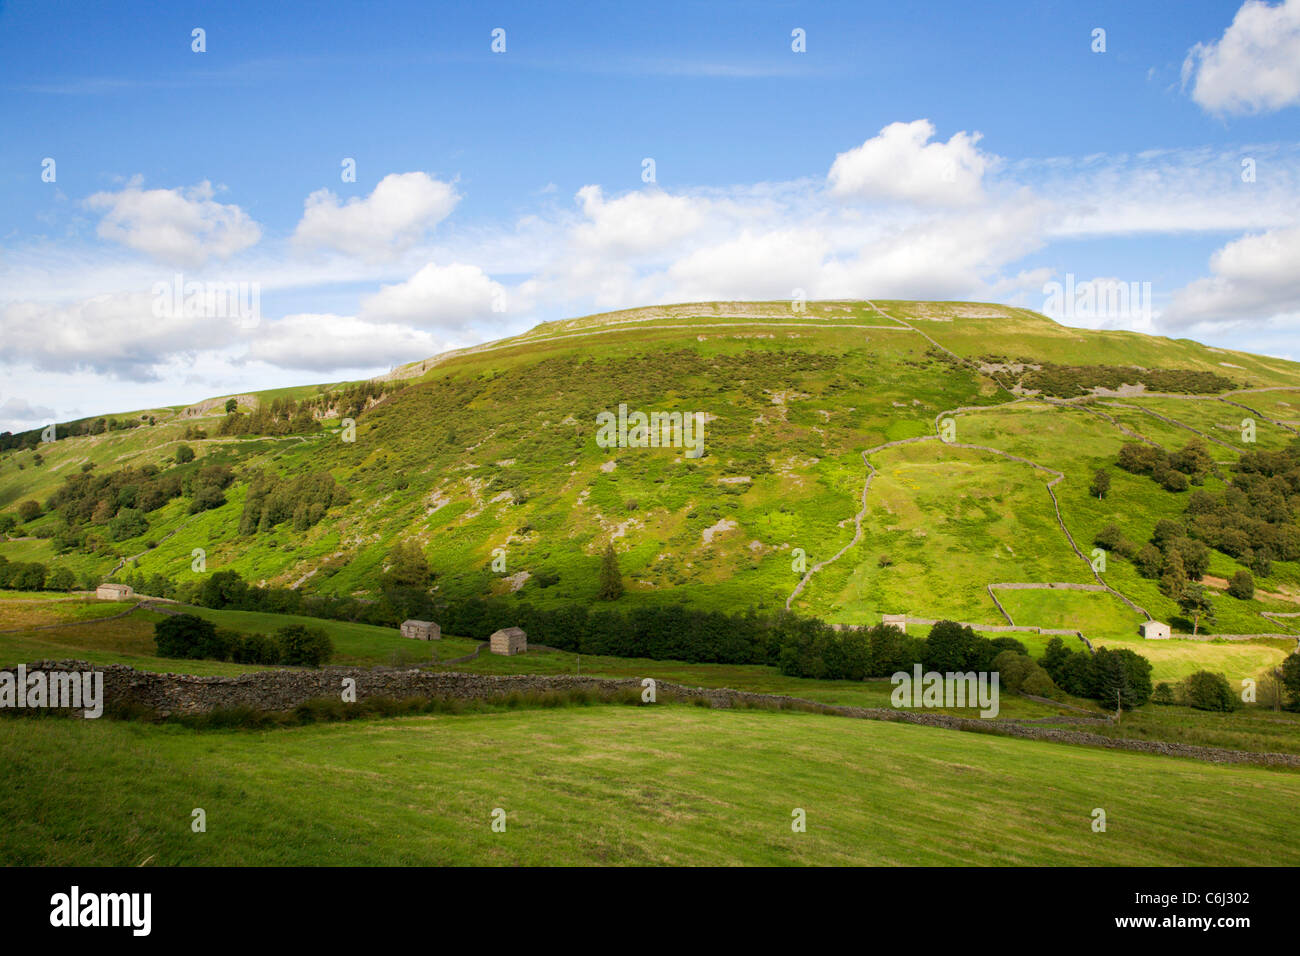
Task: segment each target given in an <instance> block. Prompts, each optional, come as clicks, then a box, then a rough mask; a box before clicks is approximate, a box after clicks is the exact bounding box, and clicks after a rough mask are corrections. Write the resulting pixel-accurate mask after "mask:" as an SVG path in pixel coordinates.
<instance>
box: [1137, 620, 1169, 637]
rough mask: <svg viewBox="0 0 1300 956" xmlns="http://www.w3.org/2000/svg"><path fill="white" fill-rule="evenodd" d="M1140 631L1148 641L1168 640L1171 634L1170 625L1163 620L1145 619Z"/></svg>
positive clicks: (1139, 628)
mask: <svg viewBox="0 0 1300 956" xmlns="http://www.w3.org/2000/svg"><path fill="white" fill-rule="evenodd" d="M1138 631H1139V632H1140V633H1141V634H1142V636H1143V637H1145V638H1146V639H1147V640H1148V641H1167V640H1169V638H1170V636H1171V634H1170V630H1169V625H1168V624H1165V623H1164V622H1162V621H1143V622H1142V623H1141V625H1139V626H1138Z"/></svg>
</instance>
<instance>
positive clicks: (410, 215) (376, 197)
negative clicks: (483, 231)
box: [293, 172, 460, 261]
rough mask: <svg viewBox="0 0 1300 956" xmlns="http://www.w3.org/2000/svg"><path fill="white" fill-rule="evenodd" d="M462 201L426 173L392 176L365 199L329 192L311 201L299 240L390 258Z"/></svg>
mask: <svg viewBox="0 0 1300 956" xmlns="http://www.w3.org/2000/svg"><path fill="white" fill-rule="evenodd" d="M459 201H460V196H459V195H458V194H457V192H456V190H455V189H454V188H452V185H451V184H450V183H445V182H442V181H440V180H437V179H433V178H432V177H430V176H429V175H427V174H426V173H422V172H415V173H390V174H389V175H387V176H385V177H384V178H383V179H382V180H380V181H379V185H377V186H376V187H375V189H374V191H373V192H372V193H371V194H370V195H369V196H367V197H366V198H365V199H361V198H359V197H357V198H353V199H349V200H348V201H347V202H346V203H344V202H340V200H339V197H338V196H336V195H334V193H332V192H330V191H329V190H328V189H318V190H317V191H316V192H314V193H312V194H311V195H310V196H308V197H307V201H306V202H305V203H304V207H303V215H302V219H301V220H300V221H299V223H298V228H297V230H296V231H295V232H294V237H293V238H294V241H295V242H297V243H299V244H301V245H304V246H317V247H326V248H330V249H336V250H338V251H339V252H343V253H347V254H348V255H354V256H359V257H361V258H363V259H367V260H371V261H374V260H381V259H390V258H393V257H394V256H396V255H397V254H398V253H400V252H402V251H404V250H405V249H408V248H410V247H411V246H412V245H413V244H414V243H415V242H417V241H419V240H420V239H421V238H423V236H424V235H425V234H426V233H427V232H428V231H429V230H431V229H433V227H434V226H436V225H437V224H438V223H440V222H442V221H443V220H444V219H446V218H447V216H449V215H450V214H451V211H452V209H454V208H455V207H456V203H458V202H459Z"/></svg>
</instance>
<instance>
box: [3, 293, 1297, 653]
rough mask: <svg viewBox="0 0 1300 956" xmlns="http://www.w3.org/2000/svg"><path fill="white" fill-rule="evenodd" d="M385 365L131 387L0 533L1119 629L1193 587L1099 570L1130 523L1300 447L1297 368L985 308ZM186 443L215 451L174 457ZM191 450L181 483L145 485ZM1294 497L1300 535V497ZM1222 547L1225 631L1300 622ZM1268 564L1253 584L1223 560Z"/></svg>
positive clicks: (29, 489) (670, 316) (846, 307)
mask: <svg viewBox="0 0 1300 956" xmlns="http://www.w3.org/2000/svg"><path fill="white" fill-rule="evenodd" d="M1148 382H1150V383H1153V384H1152V387H1147V383H1148ZM362 387H363V386H362V384H361V383H347V384H340V385H337V386H331V385H321V386H314V387H311V388H303V389H280V390H275V391H268V392H264V393H256V394H252V395H246V396H237V397H235V399H236V405H237V406H238V409H237V411H236V412H234V413H233V414H232V415H227V414H226V410H225V409H226V401H225V398H222V399H219V400H208V401H200V402H198V403H196V404H195V405H192V406H188V407H184V408H174V409H152V410H147V411H141V412H133V413H129V414H127V415H119V416H117V418H119V419H124V420H126V419H129V420H131V421H132V422H137V421H138V422H142V424H139V425H138V426H136V427H132V428H130V429H118V430H113V429H111V428H109V429H107V430H105V431H103V432H102V433H99V434H81V435H75V436H71V437H60V438H59V439H58V440H57V441H55V442H47V443H40V444H38V445H36V446H35V447H28V448H10V449H9V450H6V451H4V452H3V453H0V513H3V514H11V515H15V516H17V515H18V512H19V508H20V506H21V504H22V503H23V502H25V501H28V500H34V501H36V502H37V503H38V504H39V505H40V506H41V509H42V511H43V512H44V513H43V514H41V515H40V516H39V517H35V518H32V519H31V520H27V521H22V522H19V523H17V524H16V526H15V527H14V528H13V529H12V530H11V531H10V532H9V535H10V540H6V541H3V542H0V556H2V557H4V558H6V559H8V561H9V562H39V563H42V564H44V565H46V567H47V568H50V569H53V568H55V567H62V568H67V569H68V570H69V571H71V572H72V574H73V575H74V577H75V578H76V580H77V582H78V583H80V584H88V583H94V582H96V581H98V580H100V579H103V578H105V577H108V576H109V575H112V574H116V577H117V578H118V579H121V578H123V577H125V576H127V575H131V576H133V578H134V579H135V580H137V581H142V580H144V581H147V580H149V579H151V578H152V577H153V576H160V578H161V579H166V580H167V581H168V582H170V583H171V584H172V585H175V586H177V587H184V586H189V587H190V588H195V587H197V586H198V585H199V584H200V583H201V582H202V580H203V579H204V578H205V577H206V576H209V575H212V574H213V573H216V572H218V571H226V570H233V571H236V572H238V573H239V575H241V576H242V577H243V578H244V579H246V580H247V581H249V582H250V583H255V584H262V585H267V586H278V587H291V588H297V589H299V590H300V591H302V592H305V593H314V594H319V595H325V596H331V597H339V598H345V597H352V598H358V599H361V600H365V601H371V600H378V599H380V597H381V593H380V592H381V585H382V583H383V580H384V574H385V571H386V569H387V568H388V566H389V562H390V558H391V557H392V552H393V549H394V547H395V546H396V545H398V544H399V543H404V542H405V543H413V544H414V545H416V546H417V547H418V549H419V551H420V552H421V553H422V555H423V556H424V558H425V560H426V561H427V564H428V566H429V569H430V571H431V572H432V573H433V575H434V578H433V581H432V584H431V588H432V596H433V599H434V600H435V601H446V600H463V599H468V598H481V597H491V596H498V597H501V598H503V599H507V600H519V601H528V602H529V603H530V604H532V605H534V606H541V607H562V606H565V605H568V604H576V603H583V604H592V603H595V602H596V601H597V593H598V586H599V568H600V563H601V554H602V552H603V551H604V549H605V548H606V546H607V545H608V544H610V543H612V544H613V546H614V549H615V551H616V553H617V561H618V565H619V569H620V571H621V574H622V577H623V581H624V584H625V592H624V594H623V596H622V597H621V598H619V599H618V600H617V601H616V602H612V603H613V604H614V606H631V605H638V604H649V603H664V602H686V603H689V604H693V605H695V606H698V607H703V608H709V609H715V610H725V611H737V612H738V611H743V610H745V609H749V608H756V609H761V610H775V609H778V608H780V607H783V606H785V605H786V604H787V602H789V605H790V606H791V607H792V608H793V609H795V610H798V611H801V612H805V613H808V614H815V615H818V616H820V617H823V618H825V619H827V620H830V621H834V622H838V623H875V622H876V621H878V620H879V616H880V614H882V613H908V614H911V615H913V616H916V617H922V618H944V617H951V618H954V619H957V620H962V621H968V622H972V623H976V624H979V623H983V624H989V625H994V624H1006V623H1008V617H1010V618H1011V619H1012V620H1013V621H1014V623H1015V624H1016V625H1027V626H1041V627H1057V628H1061V627H1065V628H1077V629H1080V630H1083V631H1084V632H1085V633H1088V634H1089V635H1091V636H1095V637H1099V638H1105V639H1112V640H1123V639H1125V638H1129V637H1134V636H1135V628H1136V625H1137V622H1138V621H1140V620H1142V619H1143V615H1142V614H1141V613H1139V612H1138V611H1136V610H1134V609H1133V607H1132V606H1130V604H1129V603H1126V602H1125V601H1124V598H1127V599H1128V601H1129V602H1131V604H1132V605H1136V606H1137V607H1138V608H1141V609H1142V610H1144V611H1146V612H1149V613H1150V614H1151V615H1152V616H1154V617H1156V618H1158V619H1161V620H1169V619H1171V618H1176V617H1177V616H1178V614H1179V611H1178V608H1177V607H1176V605H1175V604H1174V602H1173V601H1172V600H1171V599H1170V598H1169V597H1167V596H1165V594H1164V593H1162V591H1161V590H1160V588H1159V587H1158V582H1157V581H1156V580H1154V579H1152V578H1150V577H1143V576H1142V575H1141V574H1139V573H1138V571H1137V570H1136V565H1135V564H1134V562H1132V561H1130V560H1126V559H1124V558H1121V557H1119V556H1118V555H1112V556H1111V557H1110V559H1109V561H1108V565H1107V568H1106V570H1105V571H1104V572H1101V573H1100V574H1099V575H1098V576H1094V573H1093V570H1092V567H1091V566H1090V564H1089V559H1091V557H1092V554H1091V552H1092V549H1093V547H1094V544H1093V542H1094V539H1095V538H1096V537H1097V536H1098V534H1100V533H1101V532H1102V531H1103V529H1104V528H1106V526H1107V525H1109V524H1112V523H1114V524H1117V525H1119V526H1120V527H1121V528H1122V530H1123V532H1124V534H1125V535H1126V536H1127V537H1128V538H1129V539H1131V540H1132V541H1133V542H1136V543H1137V544H1142V543H1144V542H1146V541H1147V540H1148V539H1149V538H1150V537H1151V536H1152V534H1153V532H1154V531H1155V530H1156V523H1157V521H1159V520H1160V519H1162V518H1164V519H1178V520H1185V514H1186V512H1187V509H1188V506H1189V501H1190V500H1191V497H1192V495H1193V493H1194V492H1196V491H1205V492H1208V493H1210V494H1212V495H1222V494H1223V493H1224V492H1225V489H1227V488H1228V486H1229V483H1230V482H1231V481H1232V478H1233V475H1234V473H1235V467H1236V465H1237V463H1238V462H1239V460H1240V459H1241V457H1242V455H1244V454H1250V453H1254V452H1258V451H1281V450H1284V449H1288V448H1290V447H1291V446H1292V442H1293V441H1294V439H1295V437H1296V425H1295V421H1296V420H1297V419H1298V418H1300V414H1297V412H1296V409H1297V408H1300V365H1297V364H1296V363H1291V362H1286V361H1283V360H1280V359H1272V358H1265V357H1259V356H1253V355H1248V354H1244V353H1239V352H1230V351H1226V350H1221V349H1212V348H1208V347H1206V346H1202V345H1199V344H1197V343H1195V342H1191V341H1188V340H1170V339H1165V338H1155V337H1149V336H1143V335H1139V334H1137V333H1129V332H1094V331H1083V330H1078V329H1069V328H1065V327H1063V326H1060V325H1058V324H1056V323H1054V322H1052V321H1050V320H1048V319H1046V318H1045V317H1043V316H1041V315H1037V314H1035V313H1033V312H1029V311H1027V310H1024V309H1015V308H1009V307H1005V306H999V305H988V304H975V303H942V302H937V303H936V302H899V301H889V302H885V301H881V302H874V303H870V302H818V303H808V304H807V307H806V310H805V311H802V312H800V311H795V310H794V309H793V308H792V306H791V304H790V303H788V302H775V303H754V302H744V303H706V304H695V305H678V306H662V307H654V308H647V309H639V310H631V311H626V312H619V313H610V314H605V315H597V316H589V317H585V318H579V319H572V320H567V321H563V322H551V323H546V324H543V325H541V326H538V327H537V328H535V329H533V330H531V331H530V332H528V333H525V334H523V335H520V336H517V337H515V338H511V339H505V340H502V341H499V342H494V343H489V344H487V345H484V346H479V347H476V348H472V349H466V350H461V351H459V352H454V353H448V354H446V355H443V356H437V357H434V358H430V359H426V360H422V361H418V362H414V363H412V364H410V365H406V366H403V367H401V368H399V369H397V370H396V371H395V372H394V373H392V374H391V375H390V376H386V377H385V379H384V380H383V381H382V382H376V383H370V385H369V386H364V388H365V389H368V390H359V389H360V388H362ZM620 404H623V405H626V407H627V409H628V410H630V411H637V410H640V411H644V412H647V413H649V412H656V411H658V412H683V413H692V412H698V413H702V414H703V416H704V421H705V424H704V440H703V455H702V456H701V457H698V458H697V457H691V456H690V455H688V454H687V453H686V451H687V450H686V449H685V448H683V447H659V448H639V447H613V448H605V447H601V446H600V445H599V444H598V443H597V440H596V439H597V434H598V422H597V416H598V415H599V414H600V413H602V412H615V413H616V412H617V411H618V408H619V406H620ZM1246 418H1250V419H1251V420H1252V421H1253V425H1254V429H1255V431H1254V435H1253V436H1252V437H1253V441H1247V440H1245V438H1244V437H1243V428H1242V422H1243V419H1246ZM149 419H152V420H153V424H148V420H149ZM343 419H349V420H355V440H347V439H349V438H352V437H353V435H352V433H351V429H349V428H346V427H344V424H345V423H344V422H343ZM196 430H201V431H196ZM907 439H914V440H915V441H911V442H909V443H905V444H891V443H894V442H900V441H903V440H907ZM947 439H951V441H948V440H947ZM1191 439H1196V440H1197V441H1200V442H1202V443H1203V444H1204V445H1205V447H1206V449H1207V451H1208V455H1209V457H1210V458H1211V459H1212V460H1213V467H1212V469H1211V470H1210V471H1208V472H1207V473H1205V474H1204V475H1201V476H1198V481H1199V483H1198V484H1197V485H1196V487H1194V488H1191V489H1189V490H1185V491H1181V492H1178V491H1169V490H1166V489H1165V488H1164V487H1162V486H1161V485H1160V484H1159V483H1158V482H1156V481H1153V480H1152V479H1151V478H1149V477H1147V476H1144V475H1140V474H1133V473H1130V472H1128V471H1124V470H1122V469H1120V468H1118V467H1116V460H1117V455H1118V454H1119V452H1120V449H1121V447H1123V446H1124V445H1125V444H1126V443H1132V442H1139V443H1146V444H1148V445H1151V446H1159V447H1160V448H1162V449H1164V450H1165V451H1167V452H1169V453H1176V452H1178V450H1179V449H1180V448H1182V447H1183V446H1184V445H1185V444H1186V443H1187V442H1188V441H1189V440H1191ZM182 446H187V447H189V448H191V449H193V450H194V452H195V453H196V456H197V457H196V458H195V460H194V461H191V462H181V461H178V460H177V454H178V451H179V449H180V448H181V447H182ZM882 446H889V447H882ZM38 456H39V463H38V460H37V459H38ZM92 466H93V467H92ZM1099 468H1105V469H1107V471H1108V473H1109V474H1110V477H1111V480H1112V484H1111V490H1110V492H1109V493H1108V494H1107V495H1106V496H1105V497H1104V498H1102V499H1098V498H1097V497H1096V496H1095V495H1092V494H1090V492H1089V484H1090V481H1091V480H1092V477H1093V475H1094V473H1095V472H1096V471H1097V470H1098V469H1099ZM122 469H135V470H137V471H136V472H132V475H133V476H134V475H137V474H138V478H137V477H132V479H131V481H130V482H129V484H130V485H131V490H130V491H129V492H128V491H123V490H122V489H121V488H117V487H115V489H114V494H113V500H112V501H108V502H107V503H104V502H96V501H95V500H94V499H93V498H91V499H87V501H88V502H89V503H88V504H87V507H86V509H85V512H84V513H80V514H72V513H71V511H70V510H69V507H68V506H66V504H65V505H63V506H61V505H59V504H58V502H57V500H56V501H53V502H52V501H51V499H52V498H57V494H58V493H59V492H60V489H61V488H65V486H70V485H71V484H72V483H75V482H76V481H77V480H84V481H89V480H90V478H85V477H84V476H90V477H91V478H102V477H103V476H105V475H112V474H114V473H115V472H118V471H120V470H122ZM154 469H156V471H155V470H154ZM214 469H215V470H214ZM223 469H224V471H223ZM169 475H172V476H174V477H175V481H174V482H173V484H172V488H173V489H174V490H177V493H176V494H174V495H172V496H170V497H168V498H166V500H165V501H162V502H161V503H159V504H157V506H156V507H153V508H152V509H145V508H143V507H138V505H140V501H138V500H137V496H139V495H141V494H142V493H143V491H142V489H145V487H146V486H153V485H158V484H160V483H165V480H167V476H169ZM869 475H870V476H871V483H870V486H869V487H868V489H867V492H866V495H865V499H864V483H865V482H866V481H867V479H868V476H869ZM1049 484H1050V485H1051V488H1050V489H1049V487H1048V486H1049ZM204 488H211V489H212V491H211V497H209V498H206V499H204V500H203V501H202V507H200V503H199V498H200V492H201V491H202V490H203V489H204ZM164 493H165V492H164ZM1053 494H1054V495H1055V498H1056V501H1057V502H1059V508H1060V521H1059V522H1058V518H1057V512H1056V509H1055V507H1054V502H1053ZM1284 497H1285V496H1284ZM51 504H53V505H54V507H53V508H51V507H50V506H51ZM89 505H97V507H95V508H91V507H90V506H89ZM1287 507H1289V505H1287ZM124 513H125V514H124ZM859 518H860V529H859V527H858V525H857V524H856V523H855V519H859ZM1279 520H1280V522H1281V525H1280V526H1282V527H1283V528H1284V532H1279V533H1280V534H1283V537H1285V535H1290V534H1291V533H1292V532H1291V531H1289V530H1285V528H1287V527H1292V526H1294V523H1295V517H1294V513H1293V512H1292V513H1290V514H1288V515H1284V516H1283V518H1282V519H1279ZM115 522H116V523H115ZM1062 522H1063V525H1064V527H1062ZM1067 532H1068V535H1067ZM1071 540H1073V542H1074V545H1075V546H1077V547H1078V549H1079V550H1080V551H1081V552H1082V554H1083V555H1087V556H1088V558H1087V559H1086V558H1085V557H1082V556H1081V555H1080V554H1079V553H1076V551H1075V547H1074V546H1072V544H1071ZM1286 540H1288V541H1289V540H1290V539H1289V538H1286ZM195 549H201V550H202V552H203V566H202V570H195V560H196V559H195ZM1211 550H1212V552H1213V554H1212V559H1211V566H1210V567H1209V568H1208V571H1207V572H1206V574H1207V576H1206V578H1205V580H1206V581H1207V582H1208V583H1209V584H1210V588H1211V592H1212V593H1213V594H1214V601H1215V603H1216V610H1217V614H1216V621H1215V623H1214V625H1213V628H1212V630H1213V631H1214V632H1216V633H1229V634H1263V633H1292V632H1295V631H1298V630H1300V626H1298V625H1297V624H1296V623H1294V622H1296V621H1300V618H1288V617H1285V616H1282V617H1265V616H1263V615H1264V614H1266V613H1268V614H1281V615H1286V614H1288V613H1293V612H1295V611H1300V604H1298V603H1297V602H1300V562H1297V561H1296V560H1294V558H1295V555H1292V554H1289V553H1282V552H1285V550H1286V549H1285V548H1279V549H1275V553H1273V554H1272V555H1271V560H1270V561H1268V562H1266V563H1265V562H1263V561H1262V555H1255V554H1254V553H1253V552H1252V554H1251V555H1250V556H1247V555H1245V554H1242V553H1238V554H1235V555H1233V554H1229V553H1226V552H1224V551H1222V550H1220V549H1218V548H1212V549H1211ZM801 557H802V563H800V559H801ZM494 559H495V562H494ZM494 563H495V567H494ZM1248 567H1249V568H1250V570H1251V571H1252V573H1253V576H1254V580H1255V584H1256V592H1255V596H1254V597H1253V598H1251V599H1238V598H1234V597H1229V596H1227V595H1226V594H1224V593H1223V590H1222V587H1220V586H1217V585H1216V582H1217V581H1220V580H1222V581H1224V582H1226V581H1227V580H1228V579H1231V578H1232V576H1233V575H1234V574H1235V573H1237V572H1238V571H1241V570H1244V569H1246V568H1248ZM814 569H815V570H814ZM809 571H812V573H809ZM155 580H157V579H155ZM1099 582H1101V583H1104V584H1105V585H1106V586H1108V587H1110V588H1113V589H1114V590H1115V591H1116V592H1119V593H1118V594H1113V593H1107V592H1104V591H1075V592H1058V593H1049V594H1044V593H1043V592H1042V591H1032V590H1028V591H1027V590H1018V591H1011V592H1001V593H1002V594H1004V595H1008V594H1009V595H1010V596H1009V597H1008V598H1007V600H1006V601H1005V602H1004V610H1005V613H1004V611H1003V610H1000V609H999V608H998V606H997V604H996V603H995V602H994V600H993V597H992V594H991V593H990V591H989V589H988V587H987V585H989V584H1006V583H1019V584H1024V583H1038V584H1050V583H1069V584H1076V585H1086V586H1094V585H1097V584H1098V583H1099ZM796 588H798V592H797V594H796V593H795V592H796ZM1058 594H1068V595H1069V596H1068V597H1064V598H1060V599H1059V600H1058V599H1057V598H1058ZM1176 626H1177V624H1176ZM539 639H540V640H541V641H543V642H544V641H545V635H539Z"/></svg>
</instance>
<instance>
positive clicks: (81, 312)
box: [0, 293, 240, 381]
mask: <svg viewBox="0 0 1300 956" xmlns="http://www.w3.org/2000/svg"><path fill="white" fill-rule="evenodd" d="M0 326H3V328H4V334H5V361H6V363H17V362H26V363H28V364H30V365H31V366H32V367H34V368H36V369H37V370H39V371H51V372H70V371H77V370H82V369H88V370H91V371H94V372H99V373H101V374H105V375H109V376H112V377H115V378H132V379H136V380H142V381H148V380H152V379H155V378H156V377H157V372H156V367H157V366H158V365H159V363H161V362H163V361H164V360H165V359H167V358H168V357H169V356H173V355H177V354H193V353H194V352H196V351H199V350H204V349H214V348H221V347H223V346H225V345H228V344H230V343H232V342H235V341H237V340H238V337H239V335H240V330H239V325H238V322H237V321H235V320H230V319H212V318H207V317H204V316H189V317H186V316H184V315H183V314H182V315H162V316H159V315H156V314H155V310H154V297H153V296H152V295H148V294H145V293H117V294H106V295H98V296H93V297H92V298H89V299H84V300H82V301H79V302H73V303H70V304H63V305H52V304H48V303H41V302H14V303H10V304H9V305H6V306H5V307H4V309H3V311H0Z"/></svg>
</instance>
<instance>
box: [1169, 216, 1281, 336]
mask: <svg viewBox="0 0 1300 956" xmlns="http://www.w3.org/2000/svg"><path fill="white" fill-rule="evenodd" d="M1210 270H1211V272H1212V273H1213V275H1210V276H1207V277H1205V278H1201V279H1197V280H1196V281H1194V282H1191V283H1189V284H1188V285H1187V286H1185V287H1184V288H1182V289H1180V290H1179V291H1178V292H1176V293H1175V294H1174V297H1173V301H1172V302H1171V303H1170V305H1169V309H1168V310H1167V312H1166V313H1165V315H1164V321H1165V324H1167V325H1169V326H1171V327H1174V328H1185V327H1187V326H1191V325H1198V324H1205V323H1208V324H1216V325H1224V324H1234V323H1242V322H1247V321H1250V320H1259V319H1273V318H1276V317H1278V316H1284V315H1288V314H1300V226H1293V227H1291V228H1287V229H1273V230H1270V231H1268V232H1265V233H1260V234H1257V235H1250V236H1244V237H1242V238H1240V239H1236V240H1234V241H1232V242H1229V243H1228V244H1227V245H1225V246H1223V247H1222V248H1221V249H1219V250H1217V251H1216V252H1215V253H1214V255H1212V256H1211V257H1210Z"/></svg>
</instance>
